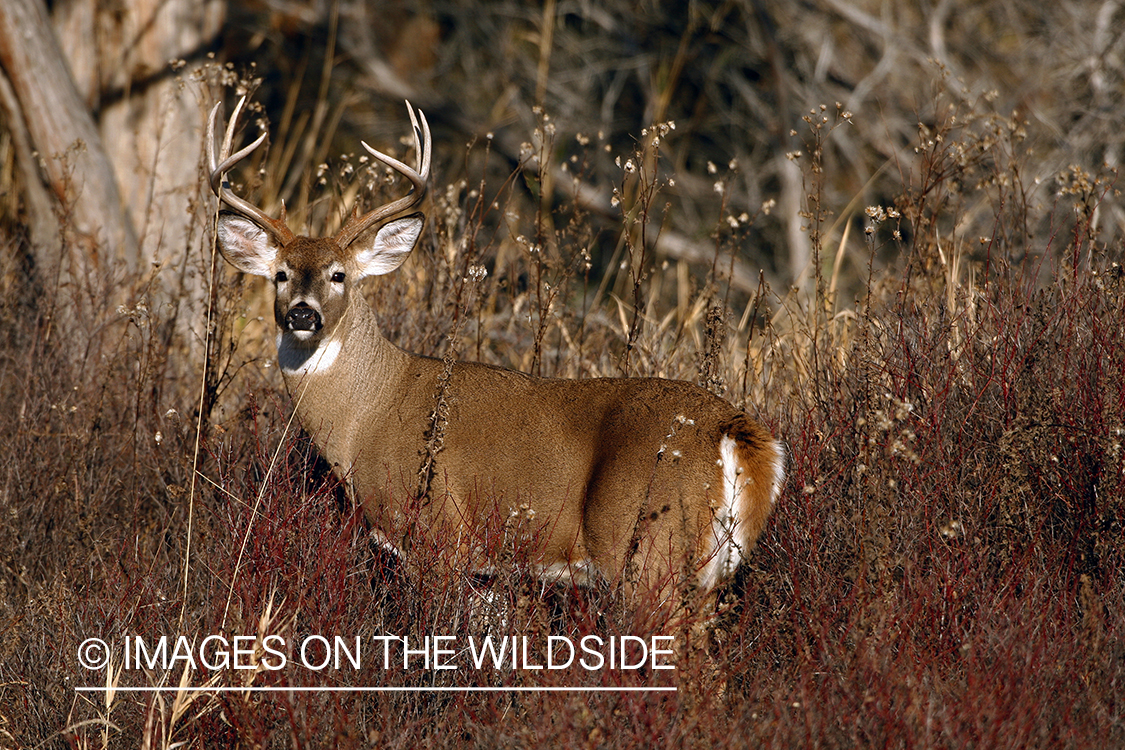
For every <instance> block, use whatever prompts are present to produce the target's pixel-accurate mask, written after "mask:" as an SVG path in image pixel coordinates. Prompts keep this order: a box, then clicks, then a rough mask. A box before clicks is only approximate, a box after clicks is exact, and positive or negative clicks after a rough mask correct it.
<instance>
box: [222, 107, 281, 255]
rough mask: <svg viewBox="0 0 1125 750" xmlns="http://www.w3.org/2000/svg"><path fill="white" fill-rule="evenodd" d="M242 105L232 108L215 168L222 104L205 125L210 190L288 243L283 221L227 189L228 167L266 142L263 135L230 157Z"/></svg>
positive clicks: (228, 187)
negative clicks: (232, 112) (216, 123)
mask: <svg viewBox="0 0 1125 750" xmlns="http://www.w3.org/2000/svg"><path fill="white" fill-rule="evenodd" d="M245 103H246V97H245V96H243V97H242V98H240V99H239V100H238V104H237V105H235V108H234V114H233V115H231V118H230V122H228V123H227V127H226V130H225V131H224V133H223V145H222V148H221V149H220V150H219V163H218V164H216V163H215V121H216V119H217V118H218V114H219V110H220V109H221V108H222V106H223V103H222V102H221V101H220V102H217V103H216V104H215V106H214V107H213V108H212V109H211V116H210V118H209V119H208V121H207V164H208V166H209V167H210V169H211V175H210V182H211V190H212V191H213V192H214V193H215V195H216V196H218V198H219V201H220V202H223V203H226V204H227V205H228V206H230V207H231V208H233V209H234V210H235V211H237V212H238V213H240V214H242V215H243V216H245V217H246V218H248V219H250V220H251V221H253V222H255V223H256V224H258V225H259V226H260V227H262V228H263V229H266V230H269V231H270V232H272V233H273V234H274V236H275V237H276V238H277V239H279V240H281V241H282V242H287V241H288V240H290V239H292V238H293V233H292V232H291V231H290V230H289V227H288V225H287V224H286V223H285V220H284V219H274V218H272V217H270V216H269V215H267V214H266V212H265V211H263V210H262V209H260V208H258V207H257V206H255V205H253V204H252V203H250V202H249V201H246V200H244V199H242V198H239V197H238V196H237V195H235V194H234V191H232V190H231V189H230V183H229V182H227V181H226V179H225V177H226V173H227V172H228V171H229V170H230V168H231V167H233V166H234V165H235V164H237V163H238V162H240V161H242V160H243V159H245V158H246V157H247V156H248V155H249V154H250V153H251V152H252V151H253V150H254V149H256V148H258V146H260V145H262V142H263V141H264V140H265V139H266V133H262V134H261V135H260V136H258V140H256V141H254V142H253V143H251V144H250V145H249V146H246V147H245V148H243V149H240V150H239V151H238V152H236V153H234V154H231V152H230V150H231V147H232V145H233V142H234V133H235V128H236V126H237V124H238V116H239V114H241V112H242V106H243V105H244V104H245Z"/></svg>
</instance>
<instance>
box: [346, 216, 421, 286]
mask: <svg viewBox="0 0 1125 750" xmlns="http://www.w3.org/2000/svg"><path fill="white" fill-rule="evenodd" d="M423 224H425V217H424V216H423V215H422V214H413V215H411V216H406V217H404V218H401V219H395V220H394V221H390V222H387V223H386V224H384V225H383V226H381V227H379V231H378V232H371V231H368V232H365V233H363V234H361V235H360V236H359V237H357V238H356V241H355V242H353V243H352V248H353V252H354V253H355V262H356V265H357V266H359V273H360V278H363V277H366V276H379V275H381V274H384V273H390V272H391V271H393V270H395V269H396V268H398V267H399V266H401V265H402V262H403V261H404V260H406V256H408V255H410V251H411V250H413V249H414V244H415V243H416V242H417V241H418V235H420V234H422V225H423Z"/></svg>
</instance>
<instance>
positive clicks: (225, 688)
mask: <svg viewBox="0 0 1125 750" xmlns="http://www.w3.org/2000/svg"><path fill="white" fill-rule="evenodd" d="M74 690H75V692H78V693H105V692H108V691H109V688H107V687H87V686H79V687H76V688H74ZM678 690H679V688H676V687H553V686H543V687H533V686H512V687H409V686H390V687H324V686H317V687H270V686H263V687H236V686H233V685H218V686H216V687H182V688H180V687H118V688H113V691H114V692H115V693H180V692H183V693H675V692H677V691H678Z"/></svg>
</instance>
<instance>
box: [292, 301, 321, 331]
mask: <svg viewBox="0 0 1125 750" xmlns="http://www.w3.org/2000/svg"><path fill="white" fill-rule="evenodd" d="M322 325H324V324H323V322H321V319H320V313H318V312H317V311H316V310H315V309H313V308H311V307H309V306H308V304H306V303H304V302H298V303H297V304H296V305H295V306H294V307H293V309H291V310H290V311H289V312H287V313H285V326H286V327H287V328H288V329H289V330H290V331H319V330H320V328H321V326H322Z"/></svg>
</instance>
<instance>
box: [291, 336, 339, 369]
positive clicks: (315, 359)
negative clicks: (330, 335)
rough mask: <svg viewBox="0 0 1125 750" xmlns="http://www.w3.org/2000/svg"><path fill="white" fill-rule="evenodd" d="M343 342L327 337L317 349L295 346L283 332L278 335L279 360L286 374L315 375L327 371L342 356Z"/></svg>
mask: <svg viewBox="0 0 1125 750" xmlns="http://www.w3.org/2000/svg"><path fill="white" fill-rule="evenodd" d="M341 349H343V344H342V343H340V341H339V340H337V339H326V340H324V341H321V342H320V345H319V346H317V347H316V348H315V349H306V348H304V347H299V346H294V345H293V344H292V343H291V342H290V341H289V339H288V338H287V337H286V336H285V334H283V333H279V334H278V335H277V362H278V364H279V365H281V371H282V372H283V373H285V374H286V375H315V374H319V373H324V372H327V371H328V370H329V369H330V368H331V367H332V365H333V364H335V362H336V358H337V357H338V356H340V350H341Z"/></svg>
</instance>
